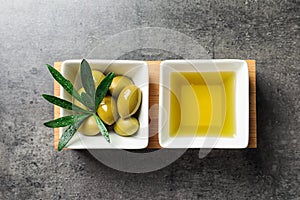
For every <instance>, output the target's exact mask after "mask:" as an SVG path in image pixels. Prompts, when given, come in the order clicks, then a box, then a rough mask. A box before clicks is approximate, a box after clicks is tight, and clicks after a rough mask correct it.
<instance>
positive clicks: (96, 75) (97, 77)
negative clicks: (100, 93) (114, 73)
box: [92, 70, 105, 89]
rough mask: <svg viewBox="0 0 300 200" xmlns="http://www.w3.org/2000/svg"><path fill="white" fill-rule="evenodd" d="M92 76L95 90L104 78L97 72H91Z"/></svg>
mask: <svg viewBox="0 0 300 200" xmlns="http://www.w3.org/2000/svg"><path fill="white" fill-rule="evenodd" d="M92 75H93V79H94V83H95V88H96V89H97V87H98V85H99V84H100V83H101V81H102V80H103V79H104V78H105V76H104V74H102V72H100V71H97V70H92Z"/></svg>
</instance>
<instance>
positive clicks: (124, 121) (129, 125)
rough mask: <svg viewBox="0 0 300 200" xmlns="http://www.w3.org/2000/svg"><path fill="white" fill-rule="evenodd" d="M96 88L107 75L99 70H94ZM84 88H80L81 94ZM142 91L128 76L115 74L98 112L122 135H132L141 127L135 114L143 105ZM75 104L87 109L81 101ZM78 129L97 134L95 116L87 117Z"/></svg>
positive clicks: (89, 133)
mask: <svg viewBox="0 0 300 200" xmlns="http://www.w3.org/2000/svg"><path fill="white" fill-rule="evenodd" d="M92 75H93V79H94V83H95V88H97V87H98V85H99V84H100V83H101V81H102V80H103V79H104V77H105V75H104V74H103V73H102V72H100V71H97V70H92ZM83 91H84V88H80V89H79V90H78V93H79V94H81V93H82V92H83ZM141 99H142V93H141V90H140V88H138V87H137V86H136V85H134V83H133V81H132V80H131V79H130V78H128V77H126V76H115V77H114V78H113V80H112V83H111V85H110V87H109V92H108V93H107V95H106V96H105V97H104V98H103V100H102V102H101V103H100V105H99V107H98V109H97V114H98V116H99V117H100V119H101V120H102V121H103V122H104V123H105V124H107V125H109V126H112V127H113V129H114V131H115V132H116V133H117V134H119V135H121V136H131V135H133V134H135V133H136V132H137V131H138V129H139V121H138V120H137V119H136V118H135V117H134V116H133V115H134V114H135V113H136V112H137V110H138V109H139V107H140V105H141ZM74 104H75V105H77V106H79V107H81V108H83V109H87V108H86V107H85V106H84V105H83V104H81V103H80V102H79V101H77V100H74ZM78 131H79V132H80V133H82V134H85V135H97V134H98V133H99V129H98V126H97V123H96V121H95V118H94V117H93V116H91V117H89V118H88V119H86V120H85V121H84V122H83V123H82V124H81V126H80V127H79V129H78Z"/></svg>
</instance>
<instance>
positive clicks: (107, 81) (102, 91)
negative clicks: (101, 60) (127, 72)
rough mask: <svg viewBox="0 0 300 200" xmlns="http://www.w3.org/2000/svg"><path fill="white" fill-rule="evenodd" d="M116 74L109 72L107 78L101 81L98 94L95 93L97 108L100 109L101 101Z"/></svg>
mask: <svg viewBox="0 0 300 200" xmlns="http://www.w3.org/2000/svg"><path fill="white" fill-rule="evenodd" d="M114 76H115V73H114V72H109V73H108V74H107V75H106V76H105V78H104V79H103V80H102V81H101V83H100V84H99V85H98V87H97V90H96V94H95V108H96V110H97V109H98V107H99V105H100V103H101V101H102V100H103V98H104V97H105V95H106V93H107V91H108V89H109V86H110V85H111V82H112V80H113V78H114Z"/></svg>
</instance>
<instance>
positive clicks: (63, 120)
mask: <svg viewBox="0 0 300 200" xmlns="http://www.w3.org/2000/svg"><path fill="white" fill-rule="evenodd" d="M87 116H89V114H77V115H69V116H64V117H60V118H57V119H55V120H51V121H48V122H45V123H44V125H45V126H47V127H49V128H58V127H65V126H69V125H71V124H74V123H75V122H76V121H80V120H83V119H85V118H86V117H87Z"/></svg>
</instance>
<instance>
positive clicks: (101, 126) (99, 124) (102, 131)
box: [93, 113, 110, 143]
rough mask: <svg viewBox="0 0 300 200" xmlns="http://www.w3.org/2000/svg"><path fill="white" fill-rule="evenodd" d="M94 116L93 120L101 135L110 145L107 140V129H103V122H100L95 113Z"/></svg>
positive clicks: (108, 139)
mask: <svg viewBox="0 0 300 200" xmlns="http://www.w3.org/2000/svg"><path fill="white" fill-rule="evenodd" d="M93 115H94V118H95V120H96V122H97V125H98V128H99V130H100V132H101V134H102V135H103V136H104V138H105V139H106V141H107V142H108V143H110V138H109V134H108V131H107V128H106V127H105V125H104V124H103V122H102V121H101V119H100V118H99V117H98V115H97V114H96V113H94V114H93Z"/></svg>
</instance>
